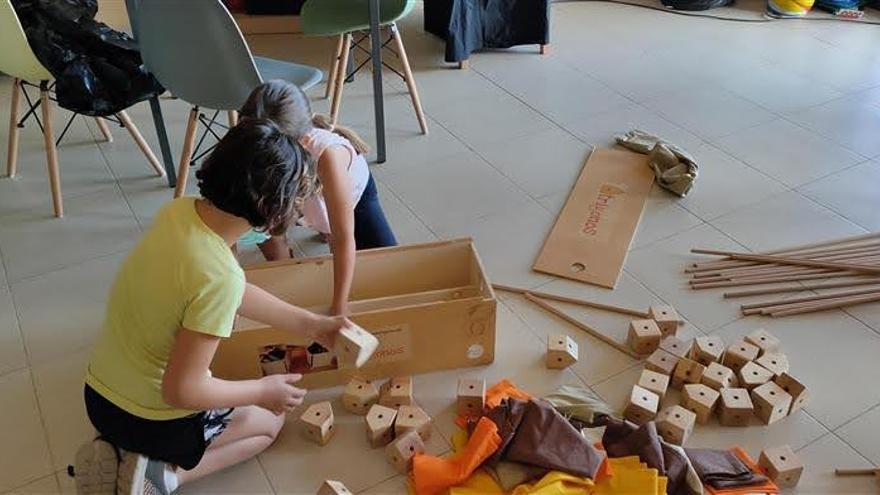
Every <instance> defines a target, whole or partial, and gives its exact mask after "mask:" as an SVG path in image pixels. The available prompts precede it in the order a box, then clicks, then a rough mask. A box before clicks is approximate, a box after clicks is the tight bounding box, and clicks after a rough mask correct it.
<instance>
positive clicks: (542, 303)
mask: <svg viewBox="0 0 880 495" xmlns="http://www.w3.org/2000/svg"><path fill="white" fill-rule="evenodd" d="M525 296H526V299H528V300H529V301H532V302H533V303H535V304H536V305H538V306H539V307H540V308H541V309H543V310H544V311H547V312H548V313H551V314H553V315H555V316H557V317H559V318H562V319H563V320H565V321H567V322H568V323H570V324H572V325H574V326H576V327H578V328H580V329H581V330H583V331H585V332H587V333H588V334H590V335H592V336H593V337H595V338H597V339H599V340H601V341H602V342H604V343H606V344H608V345H610V346H611V347H613V348H615V349H617V350H618V351H620V352H622V353H624V354H626V355H627V356H630V357H632V358H633V359H641V358H642V356H640V355H639V354H637V353H636V352H635V351H633V350H632V349H630V348H629V347H627V346H625V345H623V344H621V343H619V342H617V341H615V340H614V339H612V338H611V337H608V336H607V335H605V334H603V333H602V332H599V331H597V330H595V329H593V328H592V327H590V326H589V325H587V324H586V323H584V322H582V321H580V320H577V319H575V318H572V317H571V316H569V315H567V314H565V312H563V311H560V310H558V309H556V308H554V307H553V306H552V305H550V304H549V303H548V302H546V301H544V300H542V299H540V298H538V297H535V296H534V295H533V294H531V293H529V292H526V293H525Z"/></svg>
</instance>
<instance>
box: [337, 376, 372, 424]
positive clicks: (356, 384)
mask: <svg viewBox="0 0 880 495" xmlns="http://www.w3.org/2000/svg"><path fill="white" fill-rule="evenodd" d="M377 402H379V389H378V388H376V386H375V385H373V384H372V383H370V382H368V381H367V380H361V379H359V378H355V379H353V380H352V381H350V382H348V385H346V386H345V390H344V391H343V392H342V406H343V407H345V409H347V410H348V411H350V412H353V413H354V414H357V415H360V416H363V415H365V414H367V411H369V410H370V408H371V407H373V404H376V403H377Z"/></svg>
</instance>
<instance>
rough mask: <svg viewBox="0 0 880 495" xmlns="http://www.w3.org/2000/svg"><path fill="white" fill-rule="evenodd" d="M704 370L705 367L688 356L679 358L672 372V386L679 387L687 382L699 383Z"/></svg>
mask: <svg viewBox="0 0 880 495" xmlns="http://www.w3.org/2000/svg"><path fill="white" fill-rule="evenodd" d="M705 370H706V367H705V366H703V365H702V364H700V363H698V362H696V361H691V360H690V359H688V358H683V359H680V360H679V361H678V364H677V365H676V366H675V372H674V373H673V374H672V388H681V387H683V386H685V385H686V384H688V383H700V381H701V380H702V379H703V372H704V371H705Z"/></svg>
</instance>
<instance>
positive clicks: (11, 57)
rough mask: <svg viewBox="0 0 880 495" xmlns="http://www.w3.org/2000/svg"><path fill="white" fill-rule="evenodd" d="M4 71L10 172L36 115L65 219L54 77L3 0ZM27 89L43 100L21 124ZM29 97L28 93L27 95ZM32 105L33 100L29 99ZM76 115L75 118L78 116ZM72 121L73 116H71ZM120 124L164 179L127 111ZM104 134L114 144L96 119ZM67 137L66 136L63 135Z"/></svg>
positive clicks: (0, 54)
mask: <svg viewBox="0 0 880 495" xmlns="http://www.w3.org/2000/svg"><path fill="white" fill-rule="evenodd" d="M0 47H3V48H2V49H0V72H4V73H6V74H8V75H10V76H12V77H13V81H12V102H11V105H10V107H11V108H10V111H9V145H8V149H7V156H6V173H7V175H8V176H9V177H10V178H11V177H15V174H16V172H17V161H18V130H19V128H21V127H23V126H24V122H25V121H26V120H27V119H28V118H29V117H30V116H31V115H34V117H35V119H36V120H37V124H38V125H40V126H41V128H42V131H43V142H44V144H45V146H46V160H47V162H48V166H49V185H50V188H51V191H52V203H53V206H54V208H55V216H56V217H59V218H60V217H62V216H64V202H63V200H62V197H61V177H60V174H59V171H58V152H57V149H56V144H57V143H56V142H55V130H54V128H53V127H54V126H53V123H52V98H51V85H50V81H52V79H53V77H52V74H51V73H49V71H48V70H47V69H46V68H45V67H44V66H43V64H41V63H40V61H39V60H38V59H37V57H36V55H34V52H33V50H31V47H30V45H29V44H28V40H27V37H26V36H25V33H24V29H22V26H21V22H20V21H19V20H18V15H16V13H15V9H14V8H13V7H12V2H11V1H10V0H0ZM27 86H31V87H39V88H40V99H39V100H38V101H36V102H34V103H33V104H31V105H30V109H29V111H28V112H27V114H25V116H24V118H22V120H21V121H19V120H18V119H19V116H18V107H19V102H20V100H21V95H22V93H25V88H26V87H27ZM25 97H26V98H27V94H26V93H25ZM28 103H30V99H28ZM37 107H40V110H41V115H42V122H41V121H40V118H39V117H36V110H37ZM74 116H75V115H74ZM71 118H72V117H71ZM116 118H117V119H118V121H119V124H120V125H122V126H123V127H125V128H126V129H128V132H129V133H130V134H131V137H132V138H133V139H134V141H135V143H137V145H138V147H139V148H140V149H141V151H142V152H143V153H144V155H145V156H146V157H147V161H149V162H150V166H151V167H152V168H153V170H154V171H155V172H156V175H158V176H160V177H164V176H165V170H164V169H163V168H162V165H161V164H160V163H159V160H158V159H157V158H156V155H155V154H153V151H152V150H151V149H150V147H149V145H147V142H146V141H145V140H144V138H143V136H142V135H141V133H140V131H138V128H137V127H136V126H135V125H134V122H132V121H131V118H129V116H128V114H127V113H126V112H124V111H122V112H119V113H117V114H116ZM95 121H96V122H97V124H98V129H100V131H101V134H103V136H104V138H105V139H106V140H107V141H112V140H113V137H112V135H111V134H110V129H109V127H108V126H107V122H106V121H105V120H104V119H102V118H100V117H96V118H95ZM62 135H63V133H62Z"/></svg>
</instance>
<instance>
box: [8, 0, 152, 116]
mask: <svg viewBox="0 0 880 495" xmlns="http://www.w3.org/2000/svg"><path fill="white" fill-rule="evenodd" d="M12 5H13V7H15V10H16V12H17V14H18V18H19V19H20V20H21V24H22V27H23V28H24V32H25V34H26V35H27V39H28V43H29V44H30V46H31V49H32V50H33V51H34V54H36V56H37V59H39V61H40V62H41V63H42V64H43V65H44V66H45V67H46V68H47V69H48V70H49V72H50V73H52V76H54V77H55V93H56V97H57V99H58V105H59V106H60V107H62V108H66V109H68V110H71V111H74V112H77V113H81V114H84V115H91V116H107V115H113V114H115V113H117V112H119V111H121V110H125V109H126V108H128V107H130V106H132V105H134V104H135V103H138V102H140V101H144V100H147V99H149V98H152V97H153V96H156V95H159V94H161V93H163V92H164V91H165V90H164V88H162V85H160V84H159V81H157V80H156V78H155V77H153V75H152V74H150V73H149V72H147V70H146V69H145V68H144V65H143V61H142V60H141V55H140V52H139V51H138V48H137V44H136V43H135V42H134V40H133V39H132V38H131V36H129V35H127V34H125V33H121V32H119V31H114V30H113V29H111V28H110V27H109V26H107V25H106V24H104V23H102V22H97V21H95V14H96V13H97V12H98V3H97V1H96V0H12ZM31 82H38V81H31Z"/></svg>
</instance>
